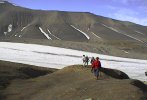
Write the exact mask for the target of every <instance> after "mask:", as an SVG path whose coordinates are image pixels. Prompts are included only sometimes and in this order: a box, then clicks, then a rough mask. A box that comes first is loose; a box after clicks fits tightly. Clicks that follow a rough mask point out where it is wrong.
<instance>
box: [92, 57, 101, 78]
mask: <svg viewBox="0 0 147 100" xmlns="http://www.w3.org/2000/svg"><path fill="white" fill-rule="evenodd" d="M100 68H101V62H100V61H99V57H96V59H95V61H94V62H93V63H92V69H93V72H94V75H95V76H96V79H97V80H98V77H99V71H100Z"/></svg>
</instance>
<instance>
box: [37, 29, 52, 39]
mask: <svg viewBox="0 0 147 100" xmlns="http://www.w3.org/2000/svg"><path fill="white" fill-rule="evenodd" d="M39 30H40V31H41V33H43V34H44V35H45V36H46V38H47V39H49V40H52V39H51V38H50V37H49V36H48V34H47V33H45V32H44V31H43V29H42V28H41V27H39Z"/></svg>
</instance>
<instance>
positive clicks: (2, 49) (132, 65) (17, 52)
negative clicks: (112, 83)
mask: <svg viewBox="0 0 147 100" xmlns="http://www.w3.org/2000/svg"><path fill="white" fill-rule="evenodd" d="M0 53H1V54H0V60H5V61H11V62H18V63H24V64H30V65H37V66H42V67H50V68H58V69H61V68H63V67H66V66H68V65H74V64H82V55H87V56H89V57H97V56H98V57H100V60H101V62H102V67H105V68H114V69H118V70H121V71H123V72H125V73H126V74H128V75H129V77H130V78H133V79H139V80H142V81H147V77H146V76H145V74H144V72H145V71H146V70H147V60H140V59H129V58H121V57H114V56H108V55H101V54H96V53H90V52H84V51H78V50H72V49H65V48H59V47H51V46H43V45H36V44H23V43H9V42H0Z"/></svg>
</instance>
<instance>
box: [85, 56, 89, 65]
mask: <svg viewBox="0 0 147 100" xmlns="http://www.w3.org/2000/svg"><path fill="white" fill-rule="evenodd" d="M88 63H89V57H88V56H86V65H88Z"/></svg>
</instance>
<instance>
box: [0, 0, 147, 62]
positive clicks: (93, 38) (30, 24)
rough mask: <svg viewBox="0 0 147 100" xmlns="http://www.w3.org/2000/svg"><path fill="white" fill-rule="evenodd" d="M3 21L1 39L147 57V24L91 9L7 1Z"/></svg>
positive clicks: (1, 10) (0, 16)
mask: <svg viewBox="0 0 147 100" xmlns="http://www.w3.org/2000/svg"><path fill="white" fill-rule="evenodd" d="M0 23H1V24H0V41H8V40H9V41H15V42H26V41H27V42H31V43H33V42H34V41H35V42H36V43H42V42H43V41H45V44H46V45H55V46H58V45H59V46H61V45H60V43H62V46H61V47H66V48H73V49H80V50H83V47H84V48H87V47H86V46H87V45H90V46H91V47H90V48H91V49H89V48H88V49H86V50H87V51H91V52H97V53H103V54H109V55H115V56H124V57H132V58H142V59H146V58H147V57H146V55H144V54H147V33H146V32H147V27H146V26H141V25H138V24H135V23H131V22H125V21H119V20H115V19H111V18H106V17H102V16H98V15H94V14H92V13H89V12H65V11H43V10H32V9H28V8H23V7H19V6H15V5H13V4H11V3H9V2H7V1H4V2H1V3H0ZM54 41H55V42H54ZM66 41H68V44H69V43H70V44H69V46H68V44H66V43H65V42H66ZM72 44H73V45H76V46H74V47H72V46H73V45H72ZM98 44H99V46H96V45H98ZM77 45H78V46H77ZM80 46H83V47H82V48H80ZM128 53H129V54H128ZM131 55H133V56H131Z"/></svg>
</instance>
